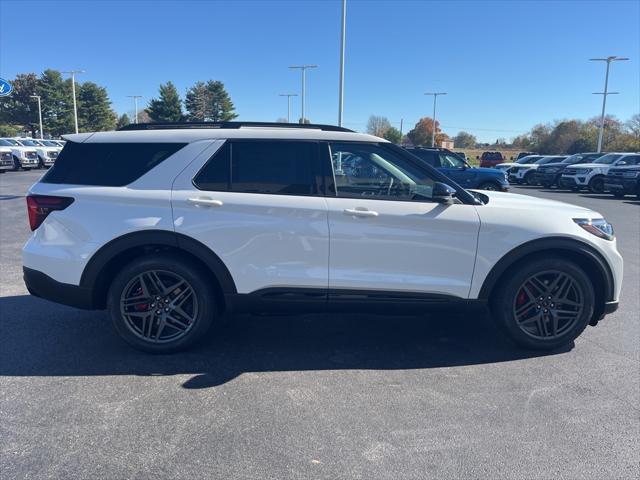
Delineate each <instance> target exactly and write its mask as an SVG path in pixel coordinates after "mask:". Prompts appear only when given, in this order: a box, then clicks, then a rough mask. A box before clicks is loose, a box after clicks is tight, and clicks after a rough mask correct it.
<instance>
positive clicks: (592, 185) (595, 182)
mask: <svg viewBox="0 0 640 480" xmlns="http://www.w3.org/2000/svg"><path fill="white" fill-rule="evenodd" d="M589 191H590V192H591V193H602V192H604V179H603V178H602V177H594V178H592V179H591V180H590V181H589Z"/></svg>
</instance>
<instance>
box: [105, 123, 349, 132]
mask: <svg viewBox="0 0 640 480" xmlns="http://www.w3.org/2000/svg"><path fill="white" fill-rule="evenodd" d="M242 127H266V128H306V129H309V130H324V131H326V132H351V133H353V130H349V129H348V128H343V127H336V126H335V125H319V124H314V123H280V122H278V123H276V122H159V123H130V124H129V125H125V126H124V127H120V128H119V129H118V131H131V130H173V129H192V128H193V129H198V128H221V129H227V128H229V129H231V128H242Z"/></svg>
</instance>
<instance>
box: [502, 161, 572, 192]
mask: <svg viewBox="0 0 640 480" xmlns="http://www.w3.org/2000/svg"><path fill="white" fill-rule="evenodd" d="M524 158H529V157H524ZM531 158H535V157H533V156H532V157H531ZM565 158H567V156H566V155H547V156H544V157H538V158H535V160H533V161H532V162H529V163H522V164H519V165H514V166H513V167H511V168H510V169H509V182H511V183H518V184H519V183H526V184H527V185H531V186H533V185H536V184H537V183H538V181H537V179H536V170H537V169H538V167H540V166H541V165H545V164H547V163H558V162H561V161H562V160H564V159H565Z"/></svg>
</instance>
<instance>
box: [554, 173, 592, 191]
mask: <svg viewBox="0 0 640 480" xmlns="http://www.w3.org/2000/svg"><path fill="white" fill-rule="evenodd" d="M559 185H560V186H561V187H566V188H583V187H586V186H587V185H588V182H587V177H569V176H566V175H562V176H561V177H560V182H559Z"/></svg>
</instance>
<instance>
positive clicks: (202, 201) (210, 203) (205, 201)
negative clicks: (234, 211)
mask: <svg viewBox="0 0 640 480" xmlns="http://www.w3.org/2000/svg"><path fill="white" fill-rule="evenodd" d="M189 203H192V204H194V205H195V206H196V207H197V206H199V205H203V206H206V207H221V206H222V205H223V204H222V201H221V200H214V199H213V198H190V199H189Z"/></svg>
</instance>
